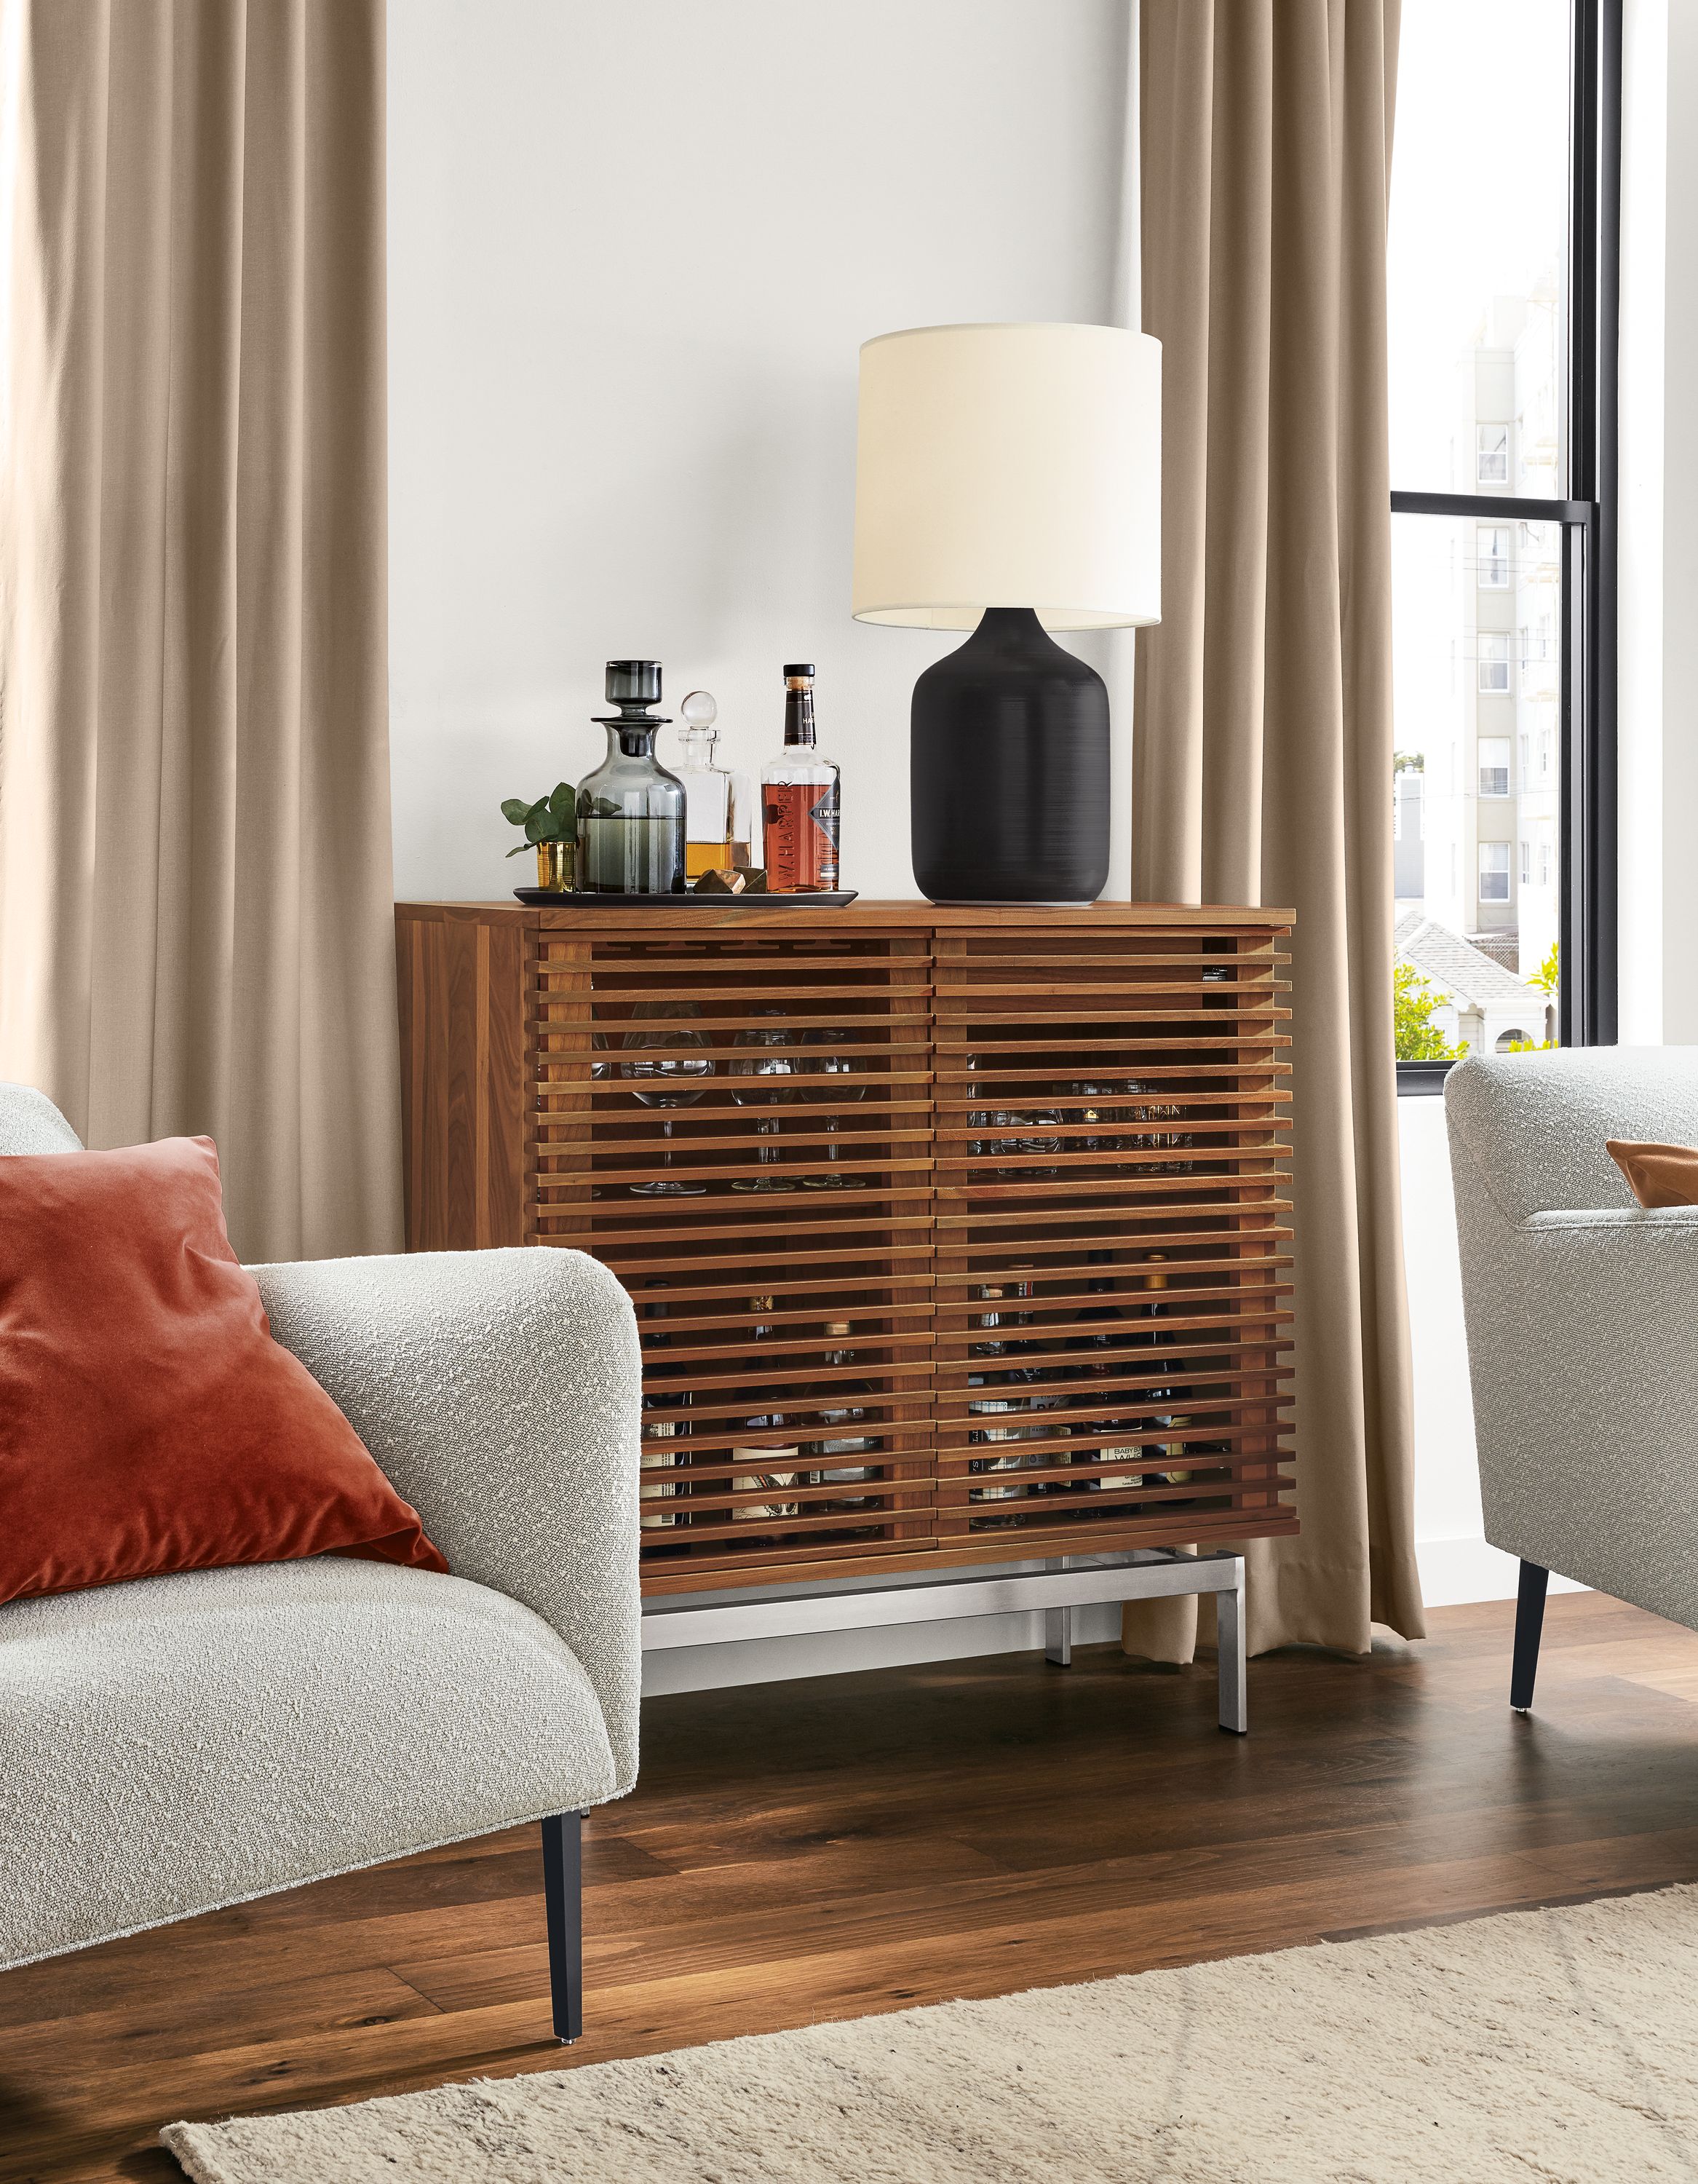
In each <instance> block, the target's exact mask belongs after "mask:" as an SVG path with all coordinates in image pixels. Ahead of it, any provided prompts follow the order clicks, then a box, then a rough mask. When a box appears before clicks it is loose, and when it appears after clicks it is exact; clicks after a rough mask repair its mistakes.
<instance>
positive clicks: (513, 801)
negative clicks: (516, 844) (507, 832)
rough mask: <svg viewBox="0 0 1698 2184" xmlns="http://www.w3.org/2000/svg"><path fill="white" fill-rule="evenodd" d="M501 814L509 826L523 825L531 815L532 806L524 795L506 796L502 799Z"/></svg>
mask: <svg viewBox="0 0 1698 2184" xmlns="http://www.w3.org/2000/svg"><path fill="white" fill-rule="evenodd" d="M501 816H502V817H503V818H504V820H505V821H506V822H507V823H508V825H509V827H522V826H523V825H524V824H525V822H526V820H527V819H528V818H529V817H530V816H531V807H530V805H528V804H527V803H526V801H525V799H524V798H523V797H522V796H505V797H504V798H503V799H502V800H501Z"/></svg>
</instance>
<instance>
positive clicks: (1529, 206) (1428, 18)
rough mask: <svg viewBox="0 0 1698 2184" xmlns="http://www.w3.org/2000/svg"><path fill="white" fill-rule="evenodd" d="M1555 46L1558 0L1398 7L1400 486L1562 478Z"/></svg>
mask: <svg viewBox="0 0 1698 2184" xmlns="http://www.w3.org/2000/svg"><path fill="white" fill-rule="evenodd" d="M1568 47H1569V17H1568V0H1421V4H1420V5H1419V6H1418V7H1406V8H1405V9H1404V10H1403V18H1402V28H1401V31H1400V36H1399V41H1398V62H1397V132H1396V138H1395V143H1394V146H1393V150H1392V161H1391V230H1390V237H1389V248H1390V256H1389V268H1388V276H1389V288H1388V303H1389V332H1390V361H1391V482H1392V483H1393V485H1394V486H1398V487H1403V488H1404V489H1405V490H1407V491H1424V492H1430V493H1478V492H1485V493H1493V492H1496V493H1522V494H1527V495H1534V496H1561V495H1562V494H1563V493H1566V492H1567V482H1566V478H1565V476H1564V471H1565V459H1564V448H1563V444H1562V443H1563V437H1564V435H1563V433H1562V417H1563V415H1564V410H1565V406H1566V394H1565V392H1564V389H1565V385H1566V373H1567V357H1566V354H1565V338H1564V337H1565V332H1566V321H1567V237H1568ZM1484 146H1489V148H1490V156H1489V161H1488V162H1487V166H1488V170H1489V173H1490V175H1491V176H1492V181H1491V185H1490V187H1489V188H1486V189H1484V190H1483V189H1482V187H1481V186H1480V173H1481V157H1480V152H1481V148H1482V147H1484Z"/></svg>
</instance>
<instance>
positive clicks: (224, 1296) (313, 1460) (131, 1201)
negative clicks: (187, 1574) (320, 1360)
mask: <svg viewBox="0 0 1698 2184" xmlns="http://www.w3.org/2000/svg"><path fill="white" fill-rule="evenodd" d="M327 1552H329V1553H341V1554H348V1555H361V1556H365V1557H368V1558H370V1560H373V1561H376V1562H390V1563H407V1564H409V1565H410V1566H411V1567H412V1568H416V1569H430V1570H445V1569H446V1568H448V1564H447V1563H445V1562H444V1561H443V1557H442V1556H441V1555H440V1554H439V1553H438V1552H437V1550H436V1548H435V1547H433V1546H431V1542H430V1541H428V1540H427V1539H426V1537H425V1534H424V1530H423V1528H422V1527H421V1525H420V1522H419V1518H418V1515H417V1513H416V1512H415V1511H414V1510H412V1509H410V1508H409V1507H408V1505H407V1504H406V1502H404V1501H403V1500H402V1499H401V1497H400V1496H399V1495H398V1494H397V1493H396V1491H395V1490H394V1488H393V1487H392V1485H390V1484H389V1482H388V1480H387V1479H386V1478H385V1477H384V1475H383V1474H382V1473H381V1471H380V1470H379V1469H378V1468H377V1466H376V1463H374V1462H373V1461H372V1459H371V1457H370V1455H369V1454H368V1453H367V1451H366V1449H365V1445H364V1443H363V1442H362V1441H361V1440H360V1439H359V1435H357V1434H356V1433H355V1432H354V1428H353V1427H352V1426H351V1425H349V1424H348V1420H347V1419H346V1418H344V1417H343V1416H342V1412H340V1411H339V1410H338V1409H337V1407H336V1405H335V1404H334V1403H333V1402H332V1401H331V1399H330V1397H329V1396H327V1395H326V1393H325V1391H324V1390H323V1389H322V1388H320V1385H319V1384H318V1382H317V1381H316V1380H315V1379H313V1377H312V1375H311V1373H309V1372H308V1370H307V1368H306V1367H305V1366H304V1365H303V1364H302V1363H301V1362H299V1360H298V1358H296V1357H292V1356H291V1355H290V1353H289V1352H288V1351H287V1350H285V1349H284V1348H283V1347H282V1346H281V1343H277V1342H274V1341H273V1340H272V1339H271V1329H270V1322H269V1321H268V1320H267V1318H266V1317H265V1310H264V1306H263V1305H262V1304H261V1303H260V1301H259V1288H258V1286H257V1284H255V1282H254V1279H253V1276H252V1275H251V1274H250V1273H248V1271H247V1270H246V1268H243V1267H242V1266H241V1265H239V1264H238V1263H237V1257H236V1254H235V1253H234V1252H233V1251H231V1248H230V1240H229V1238H228V1237H227V1236H226V1235H225V1228H224V1201H223V1195H222V1193H221V1191H220V1187H219V1175H218V1155H217V1153H216V1151H214V1147H213V1144H212V1140H211V1139H209V1138H167V1139H164V1141H163V1142H162V1143H160V1144H159V1145H134V1146H131V1147H129V1148H127V1149H126V1150H125V1151H120V1152H103V1153H41V1154H18V1155H12V1156H8V1157H7V1158H5V1159H0V1601H6V1600H18V1599H23V1598H27V1597H29V1596H32V1595H35V1594H37V1593H47V1592H71V1591H76V1590H77V1589H78V1588H79V1587H81V1586H84V1585H113V1584H116V1583H117V1582H119V1580H121V1579H125V1578H135V1577H157V1576H160V1575H163V1574H164V1573H165V1572H167V1571H170V1570H191V1569H213V1568H223V1567H226V1566H228V1565H230V1564H231V1563H275V1562H291V1561H294V1560H296V1559H297V1558H298V1557H302V1556H305V1555H318V1554H324V1553H327Z"/></svg>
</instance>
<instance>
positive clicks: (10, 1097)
mask: <svg viewBox="0 0 1698 2184" xmlns="http://www.w3.org/2000/svg"><path fill="white" fill-rule="evenodd" d="M81 1151H82V1139H81V1138H80V1137H78V1135H77V1134H76V1132H75V1130H74V1129H72V1128H71V1126H70V1123H68V1122H66V1120H65V1118H64V1116H63V1115H62V1114H60V1112H59V1111H58V1108H57V1107H56V1106H54V1105H53V1101H52V1100H49V1099H48V1097H47V1094H46V1093H45V1092H37V1091H36V1089H34V1087H33V1086H31V1085H28V1084H0V1153H76V1152H81Z"/></svg>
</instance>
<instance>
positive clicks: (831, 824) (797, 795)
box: [762, 783, 838, 894]
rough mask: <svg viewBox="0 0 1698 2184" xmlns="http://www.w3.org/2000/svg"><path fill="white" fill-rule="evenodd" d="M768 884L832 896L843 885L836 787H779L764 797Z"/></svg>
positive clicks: (771, 788)
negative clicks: (840, 884) (839, 855)
mask: <svg viewBox="0 0 1698 2184" xmlns="http://www.w3.org/2000/svg"><path fill="white" fill-rule="evenodd" d="M762 803H763V805H764V807H765V820H766V867H767V875H768V877H767V884H768V886H769V887H772V888H775V889H778V890H780V891H781V892H784V891H788V890H792V889H804V890H806V891H810V892H814V893H821V894H830V893H832V891H833V890H834V889H835V888H836V887H837V883H838V788H837V785H836V783H832V784H831V786H829V787H828V788H824V789H823V790H822V789H821V788H820V786H819V784H818V783H769V785H768V786H767V788H766V789H765V792H764V793H763V796H762Z"/></svg>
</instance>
